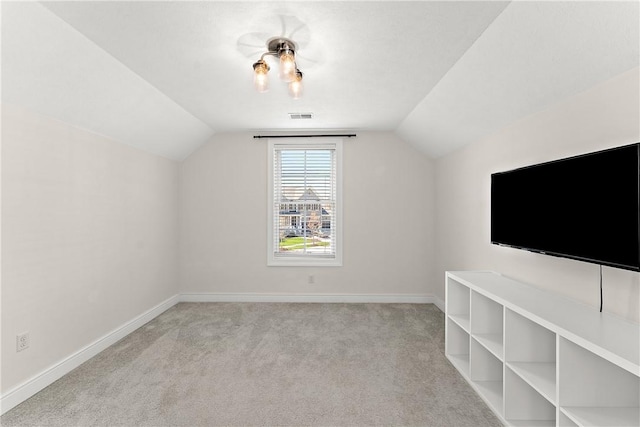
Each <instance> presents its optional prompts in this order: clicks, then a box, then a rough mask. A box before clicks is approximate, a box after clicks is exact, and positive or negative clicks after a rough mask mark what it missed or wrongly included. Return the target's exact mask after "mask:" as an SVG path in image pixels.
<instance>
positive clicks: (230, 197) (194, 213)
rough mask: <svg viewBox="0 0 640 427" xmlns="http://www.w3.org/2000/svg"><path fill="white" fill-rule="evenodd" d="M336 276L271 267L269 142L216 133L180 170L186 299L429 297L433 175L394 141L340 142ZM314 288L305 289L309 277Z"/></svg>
mask: <svg viewBox="0 0 640 427" xmlns="http://www.w3.org/2000/svg"><path fill="white" fill-rule="evenodd" d="M343 147H344V148H343V149H344V162H343V173H344V180H343V182H344V187H343V199H344V210H343V214H344V263H343V266H342V267H318V268H312V267H267V265H266V263H267V244H266V236H267V224H266V216H267V215H266V213H267V162H268V159H267V143H266V141H265V140H255V139H253V137H252V134H249V133H239V134H222V135H217V136H215V137H214V138H213V139H212V140H211V141H210V142H209V143H208V144H207V145H205V146H204V147H202V148H201V149H199V150H198V151H196V152H195V153H194V154H192V155H191V156H190V157H189V158H187V159H186V160H185V161H184V162H183V163H182V165H181V183H180V197H181V201H180V206H181V213H180V216H181V218H180V236H181V248H180V286H181V291H182V292H231V293H236V292H238V293H261V294H273V293H284V294H421V295H426V294H428V292H429V290H428V284H427V282H428V278H429V277H430V276H431V273H432V259H433V248H434V246H433V244H434V238H433V225H434V224H433V199H434V197H433V167H432V163H431V161H430V160H428V159H427V158H426V156H424V155H423V154H421V153H419V152H417V151H416V150H415V149H414V148H412V147H411V146H409V145H408V144H406V143H404V142H402V141H401V140H399V139H398V138H397V137H396V136H395V135H393V134H392V133H384V132H375V133H373V132H372V133H368V132H358V137H357V138H351V139H347V140H345V141H344V146H343ZM309 274H314V275H315V284H313V285H311V284H308V280H307V279H308V275H309Z"/></svg>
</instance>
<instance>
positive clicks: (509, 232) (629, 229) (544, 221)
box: [491, 143, 640, 271]
mask: <svg viewBox="0 0 640 427" xmlns="http://www.w3.org/2000/svg"><path fill="white" fill-rule="evenodd" d="M491 243H494V244H497V245H504V246H510V247H514V248H519V249H525V250H529V251H533V252H540V253H544V254H547V255H553V256H559V257H566V258H572V259H576V260H581V261H586V262H591V263H595V264H600V265H606V266H610V267H617V268H623V269H627V270H633V271H640V143H636V144H631V145H626V146H623V147H618V148H612V149H608V150H603V151H598V152H595V153H589V154H584V155H580V156H575V157H569V158H566V159H561V160H555V161H552V162H547V163H541V164H537V165H532V166H527V167H523V168H519V169H514V170H510V171H506V172H499V173H494V174H492V175H491Z"/></svg>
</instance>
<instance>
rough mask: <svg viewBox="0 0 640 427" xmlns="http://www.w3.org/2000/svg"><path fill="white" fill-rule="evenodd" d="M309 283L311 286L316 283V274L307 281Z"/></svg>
mask: <svg viewBox="0 0 640 427" xmlns="http://www.w3.org/2000/svg"><path fill="white" fill-rule="evenodd" d="M307 283H309V284H310V285H313V284H314V283H316V276H315V275H314V274H310V275H309V278H308V279H307Z"/></svg>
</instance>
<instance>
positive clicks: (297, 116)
mask: <svg viewBox="0 0 640 427" xmlns="http://www.w3.org/2000/svg"><path fill="white" fill-rule="evenodd" d="M289 118H291V119H295V120H298V119H313V113H289Z"/></svg>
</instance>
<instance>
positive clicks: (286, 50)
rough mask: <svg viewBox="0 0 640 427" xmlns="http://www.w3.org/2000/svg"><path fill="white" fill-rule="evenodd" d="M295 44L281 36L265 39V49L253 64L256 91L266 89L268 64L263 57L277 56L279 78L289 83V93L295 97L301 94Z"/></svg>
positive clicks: (300, 79)
mask: <svg viewBox="0 0 640 427" xmlns="http://www.w3.org/2000/svg"><path fill="white" fill-rule="evenodd" d="M295 49H296V44H295V43H294V42H293V41H291V40H289V39H287V38H283V37H274V38H271V39H269V40H268V41H267V51H266V52H265V53H263V54H262V56H261V57H260V59H259V60H258V61H257V62H256V63H254V64H253V71H254V73H253V81H254V85H255V87H256V90H257V91H258V92H266V91H267V90H268V73H269V70H270V67H269V65H268V64H267V63H266V61H265V60H264V58H265V57H266V56H275V57H277V58H278V62H279V64H280V66H279V73H278V74H279V76H280V79H281V80H283V81H284V82H287V83H288V84H289V94H290V95H291V96H292V97H293V98H294V99H297V98H299V97H300V95H301V94H302V72H301V71H300V70H299V69H298V66H297V65H296V54H295Z"/></svg>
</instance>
